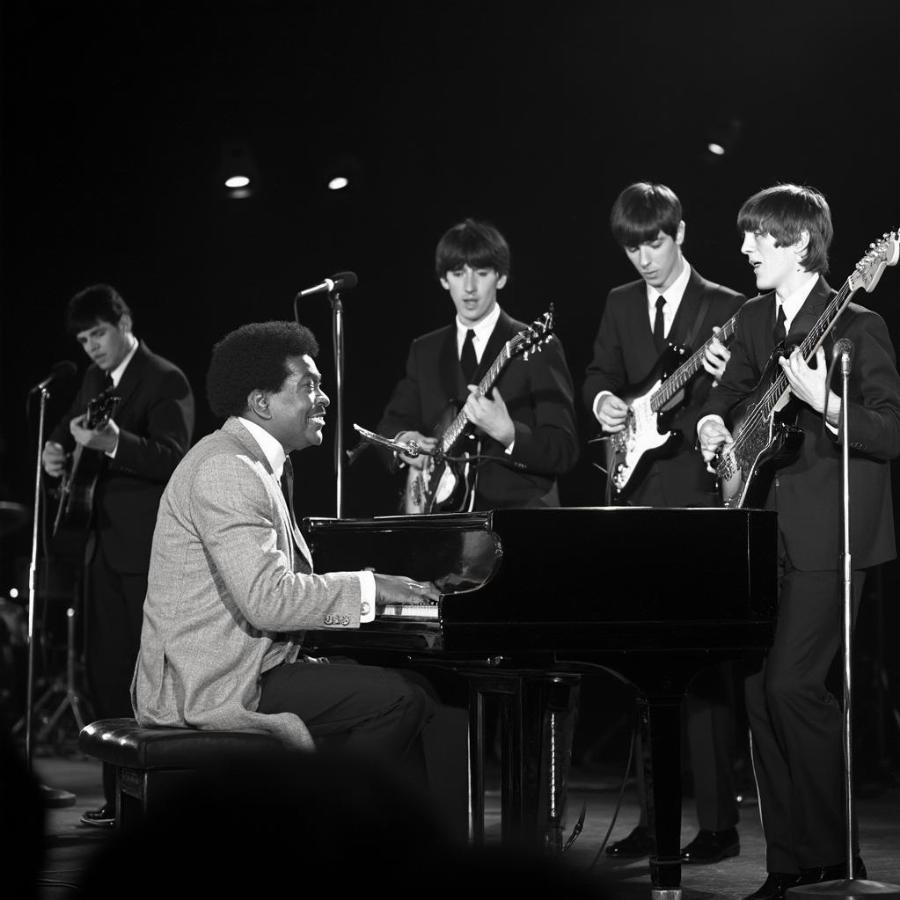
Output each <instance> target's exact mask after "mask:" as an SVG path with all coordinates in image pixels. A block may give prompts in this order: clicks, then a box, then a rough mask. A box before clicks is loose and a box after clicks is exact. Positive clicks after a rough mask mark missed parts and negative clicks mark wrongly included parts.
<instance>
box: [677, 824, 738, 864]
mask: <svg viewBox="0 0 900 900" xmlns="http://www.w3.org/2000/svg"><path fill="white" fill-rule="evenodd" d="M740 852H741V842H740V840H739V838H738V833H737V829H736V828H726V829H724V830H723V831H709V830H708V829H706V828H701V829H700V831H698V832H697V837H695V838H694V839H693V840H692V841H691V842H690V843H689V844H688V845H687V846H686V847H682V848H681V861H682V862H683V863H688V864H691V865H697V866H702V865H706V864H707V863H716V862H719V861H720V860H723V859H726V858H727V857H729V856H737V855H738V854H739V853H740Z"/></svg>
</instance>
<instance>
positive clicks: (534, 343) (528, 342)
mask: <svg viewBox="0 0 900 900" xmlns="http://www.w3.org/2000/svg"><path fill="white" fill-rule="evenodd" d="M553 319H554V314H553V304H552V303H551V304H550V309H548V310H547V312H545V313H544V314H543V315H542V316H541V317H540V318H537V319H535V320H534V321H533V322H532V323H531V324H530V325H529V326H528V327H527V328H523V329H522V330H521V331H520V332H519V333H518V334H516V335H515V337H513V338H512V340H510V341H509V353H510V356H516V355H518V354H520V353H524V354H525V358H526V359H527V358H528V356H529V355H530V354H531V353H537V352H539V351H540V350H541V349H542V348H543V346H544V344H546V343H547V342H548V341H549V340H550V339H551V338H552V337H553V325H554V321H553Z"/></svg>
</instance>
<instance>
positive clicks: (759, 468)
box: [714, 231, 900, 509]
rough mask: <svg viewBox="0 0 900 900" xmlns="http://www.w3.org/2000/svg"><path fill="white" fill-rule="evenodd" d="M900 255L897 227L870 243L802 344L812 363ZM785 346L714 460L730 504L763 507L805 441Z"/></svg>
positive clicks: (777, 351) (778, 350) (779, 349)
mask: <svg viewBox="0 0 900 900" xmlns="http://www.w3.org/2000/svg"><path fill="white" fill-rule="evenodd" d="M898 257H900V239H898V234H897V232H896V231H894V232H891V233H890V234H885V235H883V236H882V239H881V240H880V241H877V242H876V243H873V244H871V245H870V249H869V252H868V253H866V255H865V256H864V257H863V258H862V259H861V260H860V261H859V262H858V263H857V264H856V268H855V269H854V271H853V273H852V274H851V275H850V276H849V278H847V280H846V281H845V282H844V283H843V284H842V285H841V288H840V290H839V291H838V292H837V293H836V294H835V295H834V297H833V298H832V299H831V301H830V302H829V303H828V305H827V306H826V307H825V310H824V312H823V313H822V315H821V316H819V318H818V319H817V320H816V323H815V324H814V325H813V327H812V329H811V330H810V332H809V334H807V336H806V337H805V338H804V339H803V341H802V342H801V343H800V345H799V348H798V349H799V350H800V352H801V354H802V355H803V359H804V360H805V361H806V362H807V363H808V362H809V361H810V360H811V359H812V357H813V356H815V353H816V350H818V349H819V347H820V346H821V345H822V342H823V341H824V340H825V336H826V335H827V334H828V332H829V331H831V329H832V327H833V326H834V323H835V322H836V321H837V320H838V317H839V316H840V315H841V313H842V312H843V311H844V310H845V309H846V308H847V304H849V302H850V298H851V297H852V296H853V295H854V294H855V293H856V292H857V291H858V290H859V289H860V288H862V289H864V290H865V291H867V292H869V293H871V292H872V291H873V290H874V289H875V286H876V285H877V284H878V281H879V279H880V278H881V275H882V273H883V272H884V270H885V268H886V267H887V266H893V265H896V263H897V259H898ZM783 349H784V348H783V345H779V346H778V347H776V348H775V352H774V353H773V354H772V357H771V358H770V359H769V362H768V363H767V364H766V368H765V371H764V372H763V376H762V378H761V379H760V381H759V384H758V385H757V386H756V389H755V390H754V391H753V393H752V394H751V395H750V397H749V398H748V399H747V401H746V402H745V404H743V408H744V410H745V411H744V413H743V414H738V416H737V417H736V425H735V428H734V432H733V433H734V443H733V444H731V446H730V447H728V448H727V449H723V450H720V452H719V454H718V455H717V457H716V458H715V460H714V466H715V471H716V475H717V477H718V479H719V484H720V487H721V491H722V499H723V501H724V505H725V506H726V507H730V508H735V509H740V508H744V507H747V508H754V507H761V506H763V504H764V502H765V499H766V494H767V493H768V489H769V485H770V483H771V476H772V474H773V472H774V470H775V469H777V468H778V467H779V466H780V465H784V464H785V463H786V462H787V461H789V460H790V459H791V458H792V457H793V456H795V455H796V453H797V451H798V449H799V447H800V443H801V441H802V440H803V432H802V431H801V430H800V429H799V428H797V426H796V425H794V424H793V422H792V416H791V412H792V410H791V408H790V406H789V400H790V399H791V397H790V389H789V387H788V380H787V376H786V375H785V374H784V372H783V371H782V369H781V367H780V366H779V365H778V357H779V356H780V355H781V354H782V351H783ZM791 406H792V404H791Z"/></svg>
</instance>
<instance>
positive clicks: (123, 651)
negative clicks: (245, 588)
mask: <svg viewBox="0 0 900 900" xmlns="http://www.w3.org/2000/svg"><path fill="white" fill-rule="evenodd" d="M84 591H85V593H84V615H85V633H84V640H85V648H84V653H85V669H86V672H87V683H88V691H89V694H90V701H91V708H92V710H93V712H94V715H95V716H96V717H97V718H98V719H106V718H118V717H130V716H132V715H134V712H133V710H132V708H131V679H132V677H133V675H134V666H135V662H136V661H137V655H138V650H139V648H140V645H141V624H142V621H143V613H144V597H145V596H146V594H147V573H146V572H119V571H117V570H116V569H115V567H114V566H113V565H111V564H110V562H109V560H108V558H107V556H106V554H105V553H104V551H103V545H102V543H100V542H99V541H98V542H96V543H95V544H94V545H93V547H92V550H91V554H90V557H89V560H88V563H87V568H86V577H85V583H84ZM103 793H104V795H105V798H106V802H107V803H113V802H114V799H115V776H114V770H112V769H109V768H108V767H106V766H104V769H103Z"/></svg>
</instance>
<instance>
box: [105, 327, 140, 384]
mask: <svg viewBox="0 0 900 900" xmlns="http://www.w3.org/2000/svg"><path fill="white" fill-rule="evenodd" d="M137 348H138V340H137V338H135V341H134V344H132V346H131V349H130V350H129V351H128V353H127V354H125V359H123V360H122V362H120V363H119V364H118V365H117V366H116V367H115V368H114V369H113V370H112V372H110V373H109V377H110V378H111V379H112V383H113V387H118V386H119V382H120V381H121V380H122V376H123V375H124V374H125V370H126V369H127V368H128V363H130V362H131V359H132V357H133V356H134V354H135V353H137Z"/></svg>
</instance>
